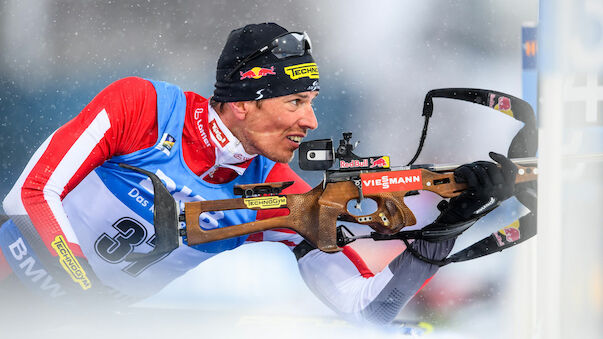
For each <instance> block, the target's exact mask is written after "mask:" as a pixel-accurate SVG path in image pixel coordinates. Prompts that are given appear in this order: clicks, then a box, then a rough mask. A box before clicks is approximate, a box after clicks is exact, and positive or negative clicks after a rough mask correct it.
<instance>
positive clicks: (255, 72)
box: [239, 66, 276, 80]
mask: <svg viewBox="0 0 603 339" xmlns="http://www.w3.org/2000/svg"><path fill="white" fill-rule="evenodd" d="M239 73H240V74H241V80H244V79H259V78H261V77H264V76H266V75H276V72H275V71H274V66H271V67H270V68H262V67H254V68H252V69H250V70H248V71H247V72H242V71H239Z"/></svg>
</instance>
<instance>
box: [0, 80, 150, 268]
mask: <svg viewBox="0 0 603 339" xmlns="http://www.w3.org/2000/svg"><path fill="white" fill-rule="evenodd" d="M156 140H157V118H156V94H155V90H154V88H153V85H152V84H151V83H150V82H148V81H146V80H143V79H139V78H126V79H122V80H119V81H116V82H114V83H113V84H111V85H109V86H108V87H107V88H105V89H104V90H103V91H101V92H100V93H99V94H98V95H97V96H96V97H95V98H94V99H93V100H92V101H91V102H90V103H89V104H88V105H87V106H86V107H85V108H84V109H83V110H82V111H81V113H80V114H78V115H77V116H76V117H75V118H74V119H72V120H71V121H69V122H68V123H67V124H65V125H63V126H62V127H60V128H59V129H58V130H57V131H55V132H54V133H53V134H52V135H51V136H50V137H49V138H48V139H47V140H46V141H45V142H44V143H43V144H42V146H40V148H39V149H38V150H37V151H36V152H35V154H34V155H33V157H32V158H31V160H30V161H29V163H28V164H27V166H26V168H25V170H24V171H23V173H22V174H21V176H20V177H19V179H18V180H17V182H16V184H15V185H14V186H13V188H12V189H11V191H10V193H9V194H8V195H7V197H6V198H5V199H4V202H3V207H4V210H5V211H6V213H7V214H9V215H13V216H17V215H19V216H23V215H27V216H28V217H29V219H30V222H29V223H22V224H21V225H19V226H20V227H21V228H28V229H21V232H22V233H23V232H25V233H27V234H31V235H32V236H35V237H36V238H37V240H38V241H37V242H38V243H40V244H42V245H41V246H42V247H45V250H47V251H48V252H49V253H50V254H51V255H52V256H56V251H54V250H53V248H52V245H51V243H52V242H53V241H55V239H56V238H57V237H58V236H62V237H63V238H64V239H65V240H66V241H67V243H68V246H69V248H70V249H71V251H72V252H73V254H74V255H76V256H78V257H80V258H83V253H82V251H81V249H80V247H79V245H78V239H77V237H76V235H75V232H74V227H77V225H71V224H70V222H69V220H68V218H67V215H66V213H65V211H64V209H63V206H62V204H61V201H62V199H63V198H64V197H65V196H66V195H67V194H68V193H69V192H70V191H71V190H72V189H73V188H74V187H75V186H77V185H78V184H79V183H80V181H81V180H82V179H83V178H84V177H86V176H87V175H88V174H89V173H90V172H91V171H93V170H94V169H95V168H96V167H98V166H100V165H101V164H102V163H103V162H104V161H105V160H107V159H109V158H111V157H112V156H114V155H119V154H127V153H131V152H134V151H136V150H139V149H143V148H146V147H149V146H152V145H153V144H154V143H155V142H156Z"/></svg>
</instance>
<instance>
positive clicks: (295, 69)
mask: <svg viewBox="0 0 603 339" xmlns="http://www.w3.org/2000/svg"><path fill="white" fill-rule="evenodd" d="M285 74H287V75H289V77H290V78H291V79H293V80H296V79H300V78H310V79H318V66H316V63H315V62H309V63H306V64H299V65H293V66H288V67H285Z"/></svg>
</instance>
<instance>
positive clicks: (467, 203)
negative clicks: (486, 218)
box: [436, 152, 517, 225]
mask: <svg viewBox="0 0 603 339" xmlns="http://www.w3.org/2000/svg"><path fill="white" fill-rule="evenodd" d="M489 155H490V158H492V160H494V161H496V162H497V163H498V164H499V165H500V167H499V166H497V165H496V164H495V163H493V162H489V161H476V162H473V163H470V164H466V165H463V166H461V167H459V168H457V169H456V170H455V171H454V180H455V181H456V182H459V183H467V185H468V186H469V187H468V188H467V190H465V191H464V192H463V193H461V195H459V196H457V197H454V198H452V199H450V202H446V201H445V200H443V201H442V202H440V204H438V209H439V210H440V211H442V213H441V214H440V216H439V217H438V218H437V219H436V223H439V224H448V225H451V224H457V223H461V222H466V221H469V220H472V219H476V218H478V217H480V216H481V215H483V214H485V213H487V212H489V211H491V210H493V209H494V208H496V207H497V206H498V205H499V204H500V203H501V202H502V201H504V200H506V199H507V198H509V197H511V196H512V195H513V192H514V189H515V176H516V175H517V166H515V164H514V163H512V162H511V160H509V159H508V158H507V157H505V156H504V155H501V154H498V153H494V152H490V154H489Z"/></svg>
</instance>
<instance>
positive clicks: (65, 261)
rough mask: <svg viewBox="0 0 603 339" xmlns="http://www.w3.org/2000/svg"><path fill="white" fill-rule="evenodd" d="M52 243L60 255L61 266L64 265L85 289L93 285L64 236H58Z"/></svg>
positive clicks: (72, 277)
mask: <svg viewBox="0 0 603 339" xmlns="http://www.w3.org/2000/svg"><path fill="white" fill-rule="evenodd" d="M51 245H52V248H54V250H55V251H56V252H57V254H58V255H59V259H60V260H59V262H60V263H61V266H63V269H64V270H65V271H67V273H69V276H70V277H71V279H73V281H75V282H76V283H78V284H80V286H81V287H82V289H83V290H87V289H89V288H90V287H92V283H91V282H90V279H88V277H87V276H86V272H85V271H84V269H83V268H82V266H81V265H80V263H79V262H78V261H77V258H76V257H75V255H73V252H71V249H70V248H69V246H67V242H66V241H65V239H64V238H63V236H62V235H58V236H57V237H56V238H54V241H53V242H52V243H51Z"/></svg>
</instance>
